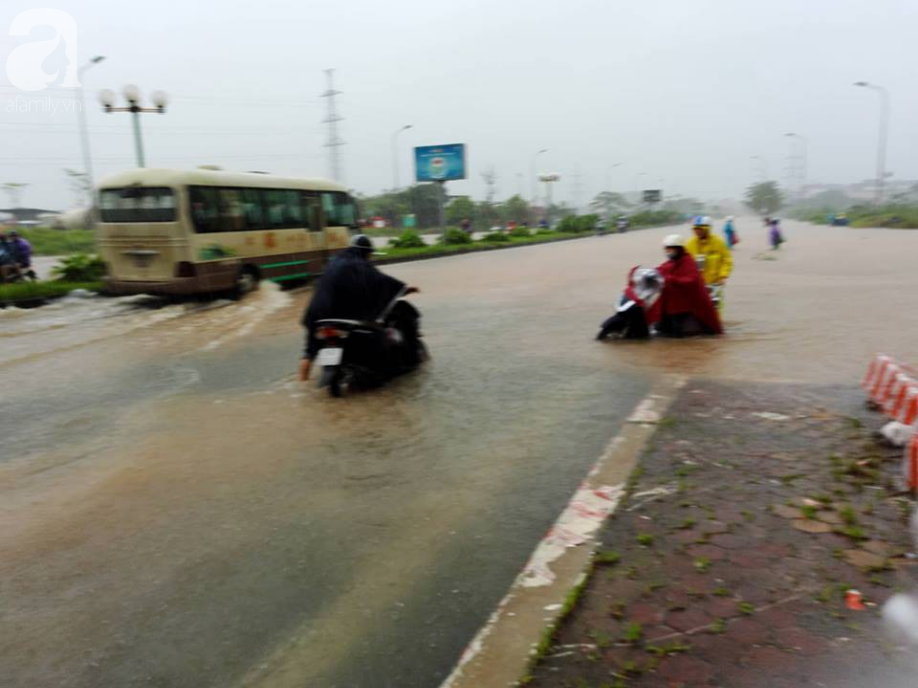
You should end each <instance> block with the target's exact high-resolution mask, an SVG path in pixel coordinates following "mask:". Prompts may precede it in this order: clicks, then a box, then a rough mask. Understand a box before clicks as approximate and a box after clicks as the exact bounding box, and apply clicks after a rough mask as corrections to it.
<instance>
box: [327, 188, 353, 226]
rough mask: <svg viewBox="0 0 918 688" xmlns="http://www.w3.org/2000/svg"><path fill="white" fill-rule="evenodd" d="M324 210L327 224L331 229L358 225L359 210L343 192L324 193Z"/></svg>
mask: <svg viewBox="0 0 918 688" xmlns="http://www.w3.org/2000/svg"><path fill="white" fill-rule="evenodd" d="M322 210H324V211H325V224H326V225H328V226H329V227H341V226H344V227H354V226H356V225H357V209H356V208H355V206H354V201H353V200H352V199H351V197H350V196H348V195H347V194H346V193H343V192H341V191H323V192H322Z"/></svg>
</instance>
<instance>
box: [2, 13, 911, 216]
mask: <svg viewBox="0 0 918 688" xmlns="http://www.w3.org/2000/svg"><path fill="white" fill-rule="evenodd" d="M44 6H52V7H56V8H58V9H62V10H64V11H66V12H68V13H70V14H71V15H72V16H73V17H74V19H75V20H76V23H77V26H78V29H79V43H78V50H79V61H80V62H81V63H83V62H85V61H87V60H88V59H89V58H90V57H91V56H93V55H96V54H102V55H105V56H107V58H108V59H107V60H106V61H105V62H103V63H102V64H100V65H98V66H96V67H94V68H93V69H92V70H91V71H89V72H88V73H87V74H86V75H85V77H84V86H85V87H86V89H87V112H88V117H89V123H90V129H91V132H92V146H93V158H94V164H95V169H96V177H97V179H99V178H103V177H104V176H105V175H106V174H110V173H113V172H116V171H119V170H121V169H124V168H126V167H130V166H132V165H133V164H134V158H133V148H132V138H131V129H130V126H131V125H130V121H129V116H127V115H124V114H110V115H106V114H104V113H103V112H101V109H100V108H99V106H98V105H97V101H96V92H97V91H98V90H99V89H101V88H106V87H110V88H113V89H115V90H118V91H120V88H121V87H122V86H123V85H124V84H125V83H129V82H133V83H136V84H138V85H139V86H140V87H141V88H142V89H143V90H144V92H145V93H149V92H150V91H152V90H155V89H163V90H165V91H167V92H168V93H169V94H170V96H171V104H170V108H169V112H168V113H167V114H165V115H162V116H160V115H145V116H144V117H143V126H144V132H145V143H146V149H147V158H148V160H147V162H148V166H151V167H154V166H155V167H194V166H196V165H199V164H207V163H214V164H219V165H222V166H224V167H225V168H226V169H235V170H267V171H272V172H275V173H279V174H291V175H300V176H316V175H318V176H325V175H327V172H328V164H327V153H326V149H325V148H324V147H323V146H322V144H323V142H324V138H325V130H324V127H323V125H322V123H321V120H322V119H323V117H324V116H325V110H324V108H325V101H324V100H323V99H321V98H319V97H318V96H319V94H320V93H321V92H322V91H323V90H324V88H325V85H324V74H323V71H322V70H323V69H325V68H327V67H335V68H336V69H337V78H338V88H339V89H340V90H341V91H343V95H342V96H341V97H340V100H339V108H340V112H341V114H342V115H343V116H344V117H345V118H346V119H345V120H344V121H343V122H342V123H341V134H342V137H343V138H344V139H345V140H346V141H347V146H345V148H344V149H343V155H344V169H345V178H346V181H347V183H348V184H350V185H351V186H353V187H354V188H355V189H357V190H358V191H360V192H363V193H374V192H377V191H379V190H380V189H383V188H388V187H391V185H392V159H391V153H390V150H391V148H390V145H391V144H390V140H391V135H392V132H393V131H394V130H395V129H397V128H398V127H399V126H401V125H403V124H413V125H414V129H412V130H410V131H408V132H405V133H404V134H403V135H402V136H401V139H400V144H401V155H400V167H401V179H402V183H403V184H404V183H407V181H408V180H409V179H410V178H411V175H412V174H413V169H412V164H411V157H410V148H411V147H412V146H415V145H424V144H435V143H453V142H465V143H467V144H468V146H469V165H470V170H471V179H470V180H469V181H466V182H455V183H451V184H450V185H449V191H450V193H456V194H459V193H471V194H472V195H474V196H481V195H483V191H484V189H483V184H482V181H481V177H480V172H481V171H482V170H484V169H485V168H487V167H488V166H491V165H493V166H494V167H495V169H496V170H497V173H498V178H499V179H498V196H499V197H505V196H508V195H510V194H512V193H516V192H517V191H520V190H522V191H523V192H524V195H528V194H529V179H530V177H529V167H530V160H531V157H532V154H533V152H535V151H536V150H538V149H540V148H549V149H550V152H549V153H547V154H545V155H543V156H542V157H541V158H540V162H539V165H538V171H551V172H558V173H560V174H561V175H562V177H563V181H562V182H561V183H560V184H559V188H558V195H559V196H560V197H562V198H566V199H571V198H572V197H573V195H574V192H575V190H574V186H575V185H574V179H575V173H576V172H577V170H578V168H579V171H580V177H581V184H582V190H581V192H580V199H581V202H582V203H585V201H586V200H587V199H588V198H590V197H592V196H593V195H595V194H596V193H597V192H599V191H601V190H603V188H605V184H606V180H607V179H609V181H610V186H611V188H612V190H618V191H622V190H630V189H634V188H635V186H636V183H637V184H638V185H639V186H641V187H657V186H660V185H662V186H663V188H664V189H665V190H666V192H667V193H680V194H684V195H693V196H699V197H702V198H722V197H728V196H738V195H740V194H741V193H742V191H743V189H744V188H745V186H746V185H748V184H749V183H750V182H751V181H754V180H755V174H756V172H755V165H756V164H755V162H754V161H752V160H750V156H752V155H762V156H764V157H766V158H767V162H768V168H769V173H770V175H769V176H770V177H772V178H777V179H780V180H783V178H784V168H785V166H786V156H787V152H788V146H789V141H788V140H787V139H785V138H784V137H783V134H784V133H785V132H787V131H796V132H799V133H801V134H803V135H804V136H806V137H807V138H808V140H809V175H808V177H809V180H810V181H822V182H851V181H858V180H861V179H865V178H868V177H871V176H873V173H874V164H875V163H874V161H875V151H876V129H877V119H878V108H879V106H878V98H877V96H876V94H875V93H872V92H868V91H866V90H865V89H859V88H854V87H853V86H852V85H851V84H852V82H854V81H857V80H862V79H863V80H867V81H871V82H875V83H878V84H882V85H884V86H886V87H887V88H888V89H889V90H890V92H891V93H892V98H893V108H892V123H891V129H890V153H889V162H888V169H889V170H891V171H893V172H894V173H895V177H894V178H895V179H906V178H913V179H914V178H918V155H915V153H916V144H918V127H916V125H915V124H914V123H915V122H918V89H916V88H915V84H916V76H918V73H916V72H918V61H916V59H915V48H914V45H915V36H916V35H918V1H916V0H912V1H906V0H898V1H897V0H766V1H759V0H755V1H753V0H658V1H652V0H648V1H647V2H633V1H620V0H569V1H568V2H557V1H549V0H526V2H521V1H520V0H516V1H514V2H511V1H510V0H488V1H484V0H454V1H453V2H449V3H443V2H430V1H429V0H386V1H381V0H328V1H326V0H306V1H302V2H298V3H292V2H279V1H277V0H260V2H252V1H251V0H246V1H240V0H223V1H221V2H217V1H216V0H207V1H206V2H205V1H200V0H197V1H195V2H192V1H191V0H186V1H185V2H178V1H176V0H159V1H154V2H146V3H127V2H121V1H118V2H116V1H114V0H85V1H69V0H41V1H40V2H39V0H26V1H22V0H4V2H3V4H2V6H0V27H2V34H0V58H2V61H3V63H4V64H5V63H6V60H7V56H8V55H9V53H10V51H11V50H12V49H13V48H14V47H16V46H17V45H21V44H23V43H25V42H28V41H30V40H39V39H47V38H51V37H53V35H54V32H53V30H52V29H50V28H45V29H35V30H34V31H33V33H32V34H31V36H30V37H28V38H20V37H10V36H8V35H7V30H8V27H9V26H10V23H11V22H12V19H13V17H15V16H16V15H17V14H18V13H19V12H21V11H23V10H26V9H30V8H32V7H44ZM55 58H56V59H57V60H58V62H60V63H61V64H65V63H66V61H65V60H64V59H63V57H62V56H61V55H55V56H53V57H52V62H53V60H54V59H55ZM48 64H51V62H49V63H48ZM46 67H47V65H46ZM17 94H18V95H20V96H21V97H22V98H25V99H30V100H32V99H36V98H47V97H48V96H50V97H52V98H55V99H68V98H71V97H72V91H69V90H62V89H55V90H46V91H40V92H28V93H26V92H20V91H17V90H16V89H14V88H13V87H12V86H11V85H10V83H9V81H8V79H7V77H6V74H5V71H4V72H0V142H2V147H0V183H2V182H7V181H15V182H25V183H28V184H29V185H30V186H29V188H28V190H27V191H26V194H25V197H24V202H25V204H26V205H31V206H41V207H51V208H58V209H61V208H65V207H67V206H70V205H72V194H71V193H70V192H69V191H68V189H67V186H66V183H65V179H64V175H63V172H62V169H63V168H65V167H71V168H77V169H80V168H81V166H82V165H81V157H80V148H79V139H78V135H77V120H76V115H75V114H73V113H72V112H69V113H66V112H57V114H53V115H52V114H50V113H44V114H42V113H37V112H31V113H10V112H8V111H7V109H8V105H9V103H10V102H11V101H12V99H14V98H15V97H16V96H17ZM618 162H621V163H623V165H622V166H621V167H619V168H617V169H615V170H614V171H612V172H611V173H610V172H609V166H610V165H611V164H613V163H618ZM641 172H644V173H646V175H645V176H644V177H641V178H640V179H639V180H638V182H636V178H637V175H638V173H641ZM661 179H662V180H663V181H662V182H660V180H661ZM5 203H6V199H5V198H4V199H2V201H0V204H3V205H5Z"/></svg>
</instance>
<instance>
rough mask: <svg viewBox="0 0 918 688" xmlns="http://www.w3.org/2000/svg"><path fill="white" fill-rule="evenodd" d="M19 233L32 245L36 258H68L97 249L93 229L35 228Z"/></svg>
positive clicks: (21, 230)
mask: <svg viewBox="0 0 918 688" xmlns="http://www.w3.org/2000/svg"><path fill="white" fill-rule="evenodd" d="M19 233H20V234H21V235H22V236H23V237H25V239H26V240H27V241H28V242H29V243H30V244H32V252H33V253H34V254H35V255H36V256H68V255H70V254H73V253H91V252H92V251H94V250H95V248H96V238H95V235H94V233H93V230H91V229H51V228H50V227H33V228H31V229H20V230H19Z"/></svg>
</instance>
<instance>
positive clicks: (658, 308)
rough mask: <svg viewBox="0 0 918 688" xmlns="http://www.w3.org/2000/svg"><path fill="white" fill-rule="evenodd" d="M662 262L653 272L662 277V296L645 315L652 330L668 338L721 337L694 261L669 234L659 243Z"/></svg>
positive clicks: (679, 237) (718, 320)
mask: <svg viewBox="0 0 918 688" xmlns="http://www.w3.org/2000/svg"><path fill="white" fill-rule="evenodd" d="M663 248H664V250H665V251H666V258H667V260H666V262H664V263H662V264H661V265H660V266H659V267H658V268H657V271H658V272H659V273H660V274H661V275H662V276H663V280H664V282H663V293H662V294H661V296H660V298H659V300H657V302H656V303H655V304H654V305H653V307H652V308H651V309H650V311H649V312H648V316H647V319H648V321H649V322H651V323H656V331H657V332H658V333H660V334H662V335H665V336H670V337H684V336H686V335H690V334H721V333H722V332H723V328H722V327H721V324H720V317H719V316H718V314H717V309H716V308H715V307H714V304H713V303H712V301H711V297H710V295H709V294H708V290H707V288H706V286H705V283H704V279H703V277H702V275H701V273H700V272H699V271H698V266H697V264H696V263H695V259H694V258H693V257H692V256H691V254H689V253H688V252H687V251H686V248H685V240H684V239H683V238H682V237H681V236H680V235H678V234H670V235H669V236H668V237H666V239H665V240H664V241H663Z"/></svg>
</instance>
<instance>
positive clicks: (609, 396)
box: [0, 220, 918, 688]
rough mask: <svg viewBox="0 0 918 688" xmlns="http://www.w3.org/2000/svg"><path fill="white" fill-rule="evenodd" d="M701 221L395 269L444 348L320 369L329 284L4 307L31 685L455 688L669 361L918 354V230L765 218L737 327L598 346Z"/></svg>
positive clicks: (21, 599)
mask: <svg viewBox="0 0 918 688" xmlns="http://www.w3.org/2000/svg"><path fill="white" fill-rule="evenodd" d="M672 231H673V229H672V228H664V229H658V230H648V231H643V232H634V233H631V234H627V235H624V236H606V237H597V238H588V239H582V240H577V241H572V242H565V243H560V244H552V245H547V246H540V247H527V248H521V249H514V250H508V251H499V252H489V253H482V254H474V255H466V256H459V257H454V258H449V259H441V260H434V261H426V262H421V263H411V264H403V265H392V266H387V267H385V268H384V269H385V270H387V271H389V272H390V273H392V274H395V275H397V276H399V277H401V278H402V279H405V280H407V281H409V282H410V283H412V284H415V285H417V286H419V287H420V288H421V289H422V293H421V294H420V295H418V296H417V297H414V298H415V301H416V303H417V304H418V305H419V307H420V308H421V310H422V311H423V313H424V316H425V319H424V330H425V332H426V338H427V343H428V346H429V348H430V349H431V351H432V353H433V356H434V358H433V361H432V362H431V364H430V365H429V366H427V367H426V368H425V369H424V370H422V371H419V372H418V373H417V374H415V375H412V376H408V377H406V378H404V379H402V380H399V381H396V382H395V383H394V384H391V385H389V386H388V387H386V388H384V389H381V390H377V391H374V392H373V393H368V394H363V395H357V396H354V397H352V398H349V399H345V400H332V399H329V398H328V397H327V396H326V395H325V394H323V393H320V392H319V391H318V390H316V389H315V388H314V387H313V386H312V385H307V386H303V385H300V384H299V383H297V382H296V381H295V380H294V378H293V371H294V369H295V366H296V363H297V359H298V356H299V348H300V346H301V344H302V335H301V332H300V330H299V327H298V324H297V322H298V319H299V316H300V314H301V312H302V309H303V307H304V305H305V303H306V300H307V299H308V290H299V291H295V292H281V291H279V290H277V289H275V288H273V287H270V286H268V287H266V288H263V289H262V290H260V291H259V292H258V293H256V294H255V295H253V296H252V297H251V298H249V299H246V300H245V301H243V302H242V303H222V302H221V303H213V304H192V305H163V304H161V303H158V302H156V301H155V300H150V299H146V298H143V297H141V298H131V299H98V298H95V299H93V298H88V299H86V298H84V299H74V300H72V301H71V302H69V303H61V304H59V305H57V306H52V307H49V308H45V309H40V310H36V311H29V312H25V311H9V310H8V311H5V312H4V311H0V374H2V375H3V378H4V381H5V383H6V387H5V391H4V394H3V395H2V396H0V419H2V420H0V431H2V436H3V449H2V450H0V457H2V458H0V495H2V497H0V581H2V585H0V676H3V677H4V679H3V683H2V684H3V685H4V687H6V686H16V687H19V686H22V687H25V686H28V687H29V688H31V687H33V686H74V687H77V686H79V687H82V686H87V687H88V686H93V687H96V686H111V687H112V688H125V687H130V686H150V685H153V686H169V687H170V688H172V687H176V686H179V687H180V686H188V687H189V688H190V687H195V688H200V687H204V686H221V687H223V686H246V687H250V686H252V687H254V686H257V687H259V688H277V687H287V686H317V687H321V688H333V687H335V686H340V687H344V686H347V687H348V688H353V687H360V688H363V687H375V686H399V688H412V687H415V686H417V687H427V686H436V685H438V683H439V681H440V680H441V679H442V678H443V677H444V676H445V675H446V674H447V673H448V672H449V670H450V668H451V665H452V663H453V662H454V661H455V660H456V659H457V658H458V656H459V654H460V653H461V651H462V648H463V647H464V645H465V643H467V642H468V640H469V639H470V638H471V636H472V635H473V634H474V632H475V631H476V630H477V628H478V627H479V626H480V624H481V623H482V622H483V621H484V619H486V618H487V616H488V614H489V613H490V611H491V610H492V609H493V607H494V605H495V604H496V603H497V602H498V601H499V600H500V598H501V597H502V596H503V594H504V592H505V591H506V589H507V587H508V586H509V585H510V583H511V582H512V580H513V578H514V576H515V575H516V573H517V572H518V571H519V569H520V567H521V566H522V565H523V563H524V562H525V560H526V558H527V556H528V554H529V552H531V550H532V549H533V547H534V546H535V544H536V543H537V541H538V540H539V538H540V537H541V536H542V535H543V534H544V531H545V529H546V528H547V527H548V526H549V525H550V524H551V523H552V522H553V521H554V519H555V518H556V516H557V514H558V513H559V512H560V511H561V509H562V508H563V505H564V504H565V503H566V501H567V499H568V498H569V497H570V495H571V494H572V493H573V491H574V490H575V489H576V486H577V484H578V483H579V481H580V480H581V479H582V478H583V476H584V474H585V472H586V471H587V470H588V468H589V466H590V465H591V464H592V463H593V461H594V460H595V458H596V457H597V456H598V455H599V454H600V453H601V452H602V450H603V447H604V446H605V445H606V443H607V442H608V440H609V439H610V438H611V437H612V436H613V435H614V434H615V433H616V431H617V429H618V428H619V427H620V425H621V423H622V422H623V419H624V418H625V417H626V416H627V415H628V413H629V412H630V411H631V409H632V408H633V407H634V406H635V404H636V403H637V402H638V401H639V400H640V399H641V398H643V396H644V395H645V394H646V393H647V391H648V390H649V389H650V386H651V384H652V383H653V380H654V379H655V377H656V376H657V375H659V374H660V372H681V373H687V374H696V375H703V376H718V377H721V376H722V377H730V378H734V379H755V380H794V381H812V382H828V383H840V384H856V382H857V381H858V379H859V378H860V377H861V375H862V374H863V371H864V368H865V367H866V364H867V361H868V359H869V356H870V355H871V354H872V353H874V352H875V351H877V350H882V351H885V352H888V353H890V354H893V355H897V356H901V357H902V358H906V359H907V358H909V357H910V356H912V357H913V356H914V345H913V342H914V341H915V336H916V332H915V329H916V325H915V322H916V321H915V319H914V318H910V317H909V312H910V309H913V303H914V296H913V295H914V294H915V293H916V290H918V271H916V270H915V269H914V267H913V265H914V258H913V256H914V255H915V251H916V248H918V232H908V231H895V230H872V231H864V230H851V229H831V228H817V227H811V226H806V225H800V224H794V223H788V225H787V226H786V227H785V233H786V235H787V238H788V243H787V244H785V246H784V248H782V249H781V251H779V252H775V253H772V252H770V251H768V250H767V249H766V235H765V232H764V230H763V229H762V228H760V227H758V226H756V225H754V224H753V222H752V220H746V221H743V220H740V222H739V231H740V234H741V236H742V238H743V242H742V243H741V244H740V247H739V250H738V251H737V252H736V254H735V255H736V261H737V265H736V271H735V275H734V278H733V279H731V281H730V284H729V287H728V290H727V317H726V320H727V325H728V330H729V334H728V336H726V337H723V338H721V339H717V340H711V339H709V340H683V341H652V342H644V343H626V342H605V343H596V342H593V341H591V338H592V336H593V335H594V334H595V331H596V329H597V327H598V324H599V322H600V321H601V320H602V319H603V318H604V317H605V316H606V315H608V314H609V312H610V309H611V304H612V303H613V302H614V300H615V299H616V297H617V295H618V292H619V290H620V289H621V287H622V286H623V282H624V278H625V274H626V272H627V270H628V268H629V267H630V266H631V265H633V264H635V263H639V262H643V263H645V264H654V263H656V262H658V260H659V257H660V254H661V251H660V247H659V243H660V240H661V238H662V237H663V236H665V235H666V234H668V233H670V232H672Z"/></svg>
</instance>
